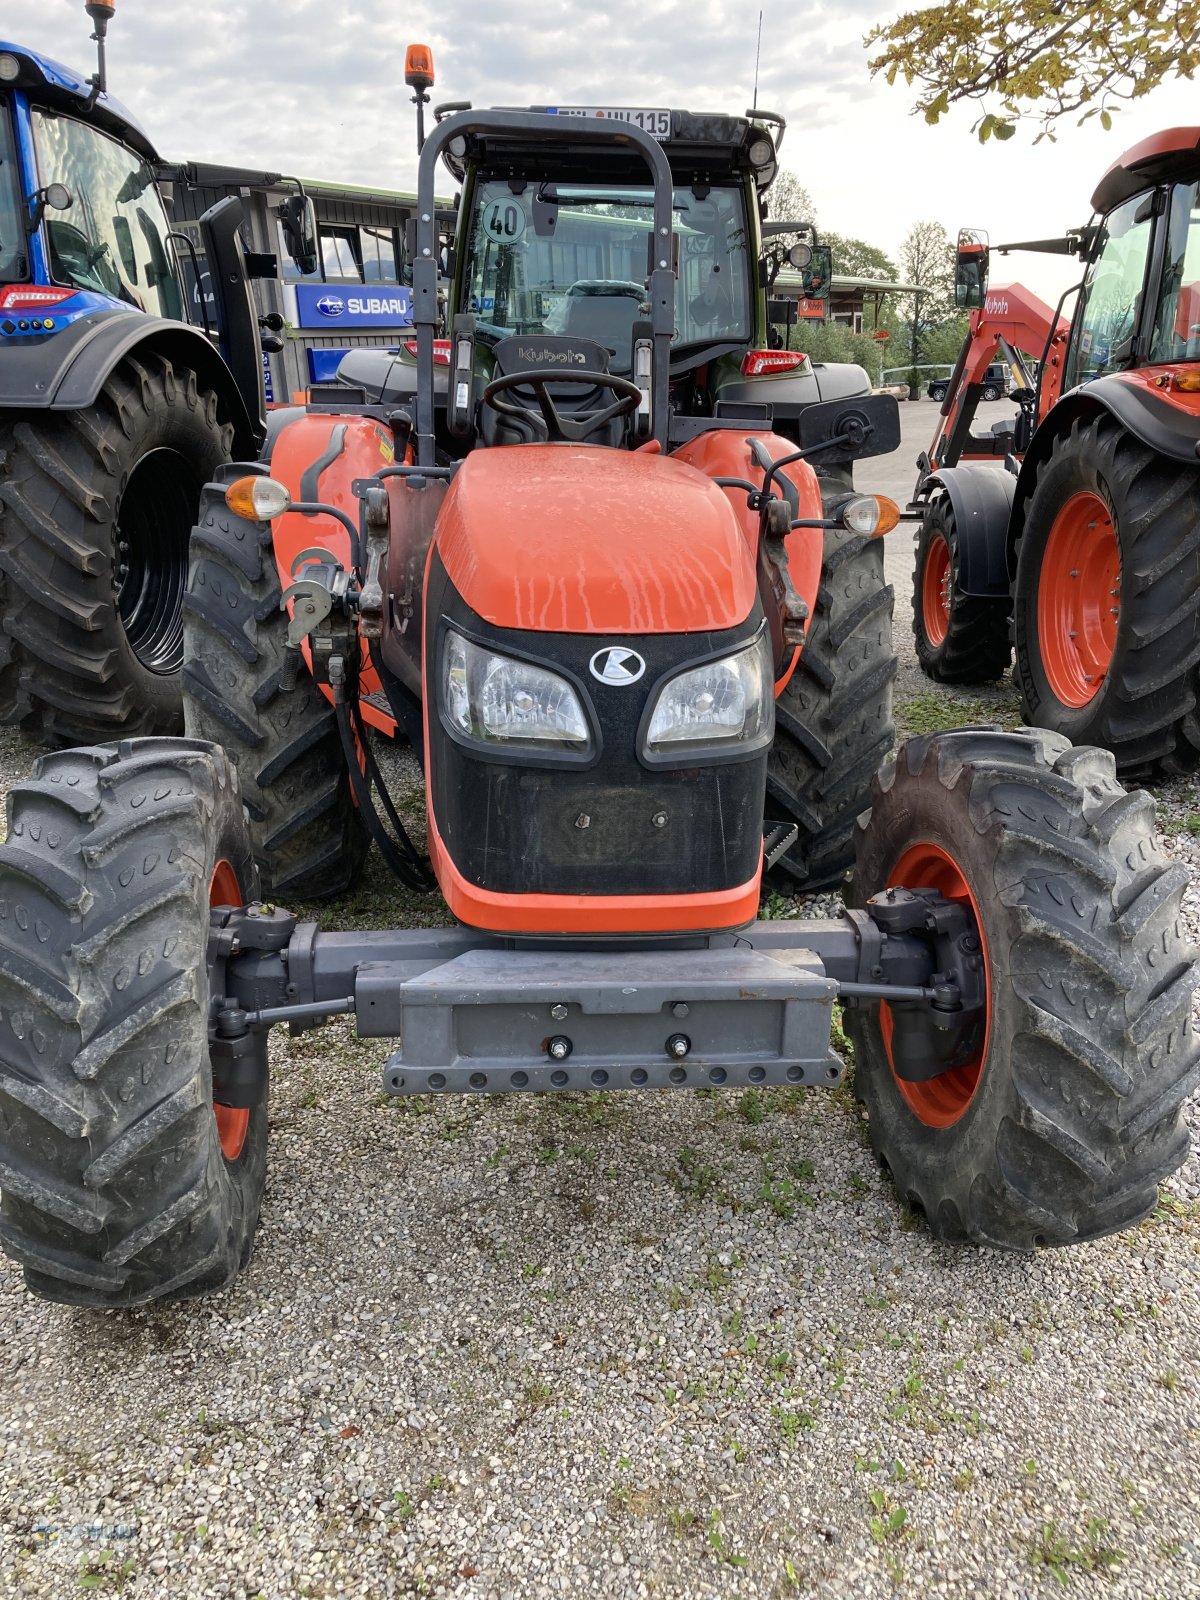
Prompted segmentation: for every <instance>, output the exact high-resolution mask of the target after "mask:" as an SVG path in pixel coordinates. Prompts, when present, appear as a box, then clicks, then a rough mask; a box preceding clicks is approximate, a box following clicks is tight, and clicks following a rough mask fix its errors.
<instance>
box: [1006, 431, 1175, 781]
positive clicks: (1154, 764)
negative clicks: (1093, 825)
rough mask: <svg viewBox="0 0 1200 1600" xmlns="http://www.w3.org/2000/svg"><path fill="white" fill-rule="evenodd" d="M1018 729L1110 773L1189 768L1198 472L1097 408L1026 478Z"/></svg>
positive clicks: (1017, 608) (1018, 606) (1016, 631)
mask: <svg viewBox="0 0 1200 1600" xmlns="http://www.w3.org/2000/svg"><path fill="white" fill-rule="evenodd" d="M1013 637H1014V641H1015V644H1016V653H1017V661H1016V671H1015V677H1016V680H1017V685H1018V688H1019V689H1020V692H1021V709H1022V712H1023V714H1024V717H1025V719H1026V721H1027V722H1030V723H1036V724H1037V725H1038V726H1039V727H1042V728H1051V729H1053V730H1054V731H1055V732H1056V733H1061V734H1064V735H1065V736H1066V737H1067V738H1068V739H1070V740H1071V742H1072V743H1073V744H1097V745H1102V746H1103V747H1104V748H1105V749H1106V750H1111V751H1112V752H1113V754H1114V756H1115V757H1116V760H1117V768H1118V770H1119V771H1120V772H1122V773H1123V774H1126V775H1129V776H1135V777H1148V776H1152V775H1155V774H1168V775H1170V774H1175V773H1180V772H1187V771H1190V770H1191V769H1192V768H1194V767H1195V766H1196V764H1197V763H1198V762H1200V714H1198V712H1197V703H1196V702H1197V672H1196V668H1197V662H1198V661H1200V471H1197V470H1195V469H1191V468H1188V467H1184V466H1181V465H1180V464H1179V463H1178V462H1174V461H1168V460H1165V459H1164V458H1163V457H1162V456H1161V455H1159V454H1158V453H1157V452H1155V451H1154V450H1152V449H1151V448H1150V447H1149V446H1148V445H1145V444H1142V443H1141V441H1140V440H1138V439H1135V438H1134V436H1133V435H1132V434H1131V433H1129V432H1127V431H1126V430H1125V428H1123V427H1122V426H1121V424H1120V423H1119V422H1117V421H1116V419H1115V418H1113V417H1111V416H1109V415H1108V414H1107V413H1104V414H1102V415H1100V416H1097V417H1093V418H1091V419H1084V420H1077V421H1076V422H1075V423H1074V424H1073V425H1072V427H1071V429H1070V432H1068V433H1064V434H1063V435H1062V436H1061V437H1060V438H1058V439H1057V440H1056V441H1055V443H1054V445H1053V448H1052V450H1051V452H1050V454H1049V456H1048V457H1047V458H1046V460H1045V461H1044V462H1043V463H1042V465H1041V467H1040V468H1039V469H1038V473H1037V479H1036V482H1035V484H1034V489H1033V493H1032V494H1031V496H1030V498H1029V503H1028V506H1027V508H1026V512H1025V517H1024V524H1023V528H1022V532H1021V537H1020V542H1019V544H1018V546H1017V577H1016V587H1015V593H1014V603H1013Z"/></svg>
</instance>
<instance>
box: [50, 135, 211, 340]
mask: <svg viewBox="0 0 1200 1600" xmlns="http://www.w3.org/2000/svg"><path fill="white" fill-rule="evenodd" d="M33 132H34V143H35V146H36V149H37V160H38V174H39V181H40V182H41V183H42V184H43V185H46V184H51V183H65V184H66V186H67V188H68V189H69V190H70V191H71V195H72V204H71V206H70V208H69V210H67V211H47V212H46V221H45V230H46V243H47V247H48V250H49V254H50V272H51V276H52V277H53V278H54V280H55V282H56V283H65V284H71V285H72V286H73V287H74V288H76V289H94V290H95V291H96V293H97V294H106V295H111V296H112V298H113V299H114V300H124V301H127V302H128V303H129V304H130V305H134V306H137V307H139V309H141V310H143V311H150V312H154V313H156V314H157V315H158V316H160V317H174V318H178V317H180V316H181V315H182V311H183V307H182V302H181V298H180V293H179V284H178V281H177V279H176V276H175V271H174V268H173V266H172V262H171V256H170V253H169V246H168V244H167V234H168V232H169V231H170V230H169V226H168V223H167V219H166V214H165V213H164V211H163V208H162V202H161V201H160V200H159V197H158V191H157V190H156V188H155V186H154V173H153V171H152V170H151V168H150V167H149V166H148V165H147V163H146V162H145V161H143V160H142V159H141V157H140V156H137V155H135V154H134V152H133V151H132V150H130V149H128V148H127V147H126V146H125V145H123V144H120V143H119V142H118V141H117V140H116V139H110V138H109V137H108V135H107V134H104V133H101V132H100V131H99V129H97V128H91V127H88V126H87V125H86V124H85V123H82V122H76V121H74V120H73V119H72V118H71V117H60V116H58V115H56V114H55V113H54V112H52V111H40V110H35V111H34V113H33Z"/></svg>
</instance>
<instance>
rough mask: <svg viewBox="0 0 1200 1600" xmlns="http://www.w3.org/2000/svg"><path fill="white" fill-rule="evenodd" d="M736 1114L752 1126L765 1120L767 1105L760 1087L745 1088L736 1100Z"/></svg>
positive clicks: (756, 1125) (754, 1126)
mask: <svg viewBox="0 0 1200 1600" xmlns="http://www.w3.org/2000/svg"><path fill="white" fill-rule="evenodd" d="M738 1115H739V1116H740V1117H741V1119H742V1121H743V1122H748V1123H749V1124H750V1126H751V1127H752V1128H757V1127H758V1125H759V1123H761V1122H763V1121H765V1120H766V1115H767V1107H766V1102H765V1101H764V1099H763V1095H762V1091H761V1089H747V1090H746V1092H745V1093H744V1094H743V1095H742V1097H741V1098H740V1099H739V1101H738Z"/></svg>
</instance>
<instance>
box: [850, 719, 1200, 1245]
mask: <svg viewBox="0 0 1200 1600" xmlns="http://www.w3.org/2000/svg"><path fill="white" fill-rule="evenodd" d="M1187 884H1188V874H1187V872H1186V870H1185V869H1184V867H1182V866H1181V865H1179V864H1178V863H1172V862H1171V861H1170V860H1169V858H1167V857H1166V856H1164V854H1163V852H1162V850H1161V848H1160V846H1159V844H1158V841H1157V838H1156V835H1155V816H1154V804H1153V801H1152V800H1151V799H1150V796H1149V795H1147V794H1145V793H1142V792H1134V793H1126V791H1125V790H1124V789H1123V787H1122V786H1121V785H1120V784H1119V783H1118V782H1117V779H1116V772H1115V767H1114V765H1113V759H1112V756H1111V755H1110V754H1109V753H1108V752H1107V751H1104V750H1089V749H1076V748H1073V747H1072V746H1070V745H1069V744H1068V743H1067V741H1066V740H1065V739H1063V738H1061V737H1060V736H1059V735H1057V734H1053V733H1048V732H1044V731H1042V730H1040V729H1032V728H1025V729H1022V730H1020V731H1019V732H1018V733H1015V734H1007V733H997V732H994V731H991V730H987V729H964V730H963V731H961V732H957V733H944V734H933V735H928V736H925V737H922V738H918V739H913V740H910V741H909V742H908V744H907V745H905V746H904V747H902V748H901V750H900V751H899V752H898V754H897V759H896V761H895V762H894V763H893V764H892V765H890V766H888V767H886V768H884V769H883V771H882V772H881V773H880V775H879V778H878V780H877V782H876V785H875V789H874V793H873V795H872V800H871V811H870V813H869V815H867V816H865V817H864V818H863V820H862V822H861V824H860V828H859V835H858V848H857V865H856V869H855V875H854V894H853V903H854V904H855V905H859V906H862V905H864V904H865V903H866V901H867V899H868V898H869V897H870V896H871V895H874V894H878V893H879V892H880V891H882V890H883V889H885V888H887V887H901V886H907V887H911V888H934V889H939V890H941V892H942V893H943V894H945V895H946V896H947V898H951V899H957V900H959V901H960V902H962V903H966V904H968V905H969V906H970V907H971V909H972V910H973V913H974V919H975V922H976V927H977V932H978V940H979V943H978V944H977V945H976V946H975V948H977V949H978V948H980V947H982V956H983V960H984V963H985V967H986V971H987V975H988V988H989V995H988V1016H987V1021H986V1030H987V1031H986V1037H985V1038H984V1039H983V1040H982V1041H981V1045H980V1048H979V1050H978V1051H977V1053H976V1055H975V1057H974V1058H973V1059H972V1060H969V1061H968V1062H966V1063H965V1064H963V1065H961V1066H959V1067H956V1068H955V1069H954V1070H952V1071H950V1072H946V1073H942V1074H940V1075H939V1076H937V1077H934V1078H931V1079H929V1080H928V1081H927V1082H925V1083H913V1082H902V1080H901V1079H900V1078H899V1077H898V1076H897V1074H896V1073H895V1072H894V1071H893V1068H892V1063H891V1056H890V1053H889V1045H888V1042H887V1039H888V1022H889V1018H888V1016H887V1015H886V1009H887V1008H886V1007H885V1006H881V1005H880V1003H879V1002H873V1003H870V1004H864V1005H862V1006H858V1007H856V1006H851V1007H848V1008H847V1027H848V1032H849V1035H850V1039H851V1041H852V1043H853V1046H854V1061H855V1067H854V1073H855V1088H856V1091H857V1092H858V1094H859V1096H860V1098H861V1099H862V1100H863V1101H864V1102H865V1105H866V1108H867V1112H868V1116H869V1118H870V1127H871V1136H872V1139H873V1141H874V1144H875V1148H876V1150H877V1152H878V1154H879V1155H880V1157H881V1158H882V1160H883V1161H884V1163H885V1164H886V1165H887V1166H888V1167H889V1168H890V1170H891V1174H892V1177H893V1179H894V1180H895V1183H896V1187H897V1189H898V1190H899V1192H900V1195H901V1196H902V1197H903V1198H904V1199H905V1200H907V1201H908V1202H909V1203H910V1204H911V1205H912V1206H913V1207H914V1208H916V1209H919V1210H921V1211H923V1212H924V1214H925V1217H926V1219H927V1221H928V1223H929V1226H930V1228H931V1229H932V1231H933V1232H934V1233H935V1234H937V1235H938V1237H939V1238H942V1239H946V1240H950V1241H963V1242H966V1241H971V1242H974V1243H976V1244H986V1245H992V1246H996V1247H999V1248H1003V1249H1010V1250H1033V1249H1036V1248H1039V1247H1041V1246H1043V1245H1062V1244H1073V1243H1076V1242H1078V1241H1081V1240H1085V1239H1095V1238H1099V1237H1100V1236H1101V1235H1103V1234H1108V1233H1114V1232H1116V1231H1118V1230H1119V1229H1122V1228H1127V1227H1129V1226H1130V1225H1131V1224H1133V1223H1135V1222H1137V1221H1139V1220H1140V1219H1141V1218H1142V1217H1145V1216H1146V1215H1148V1214H1149V1212H1150V1211H1151V1210H1152V1209H1153V1207H1154V1205H1155V1202H1156V1198H1157V1185H1158V1182H1159V1180H1160V1179H1162V1178H1164V1177H1166V1176H1167V1175H1168V1174H1169V1173H1171V1172H1173V1171H1174V1170H1175V1168H1176V1167H1178V1166H1179V1165H1180V1163H1181V1162H1182V1161H1183V1160H1184V1159H1185V1158H1186V1156H1187V1152H1188V1148H1189V1139H1188V1131H1187V1127H1186V1125H1185V1123H1184V1121H1183V1118H1182V1107H1183V1104H1184V1102H1185V1101H1186V1099H1187V1098H1188V1096H1189V1095H1190V1094H1191V1092H1192V1091H1193V1090H1194V1089H1195V1088H1196V1087H1197V1084H1200V1046H1198V1045H1197V1040H1196V1036H1195V1032H1194V1030H1193V1026H1192V1021H1191V1006H1192V995H1193V992H1194V990H1195V988H1196V986H1197V982H1198V980H1200V968H1198V966H1197V963H1196V960H1195V954H1196V953H1195V951H1194V950H1192V949H1191V948H1190V946H1188V945H1187V944H1186V943H1185V940H1184V935H1183V929H1182V925H1181V922H1180V901H1181V898H1182V896H1183V893H1184V891H1185V889H1186V888H1187ZM964 948H966V947H965V946H964Z"/></svg>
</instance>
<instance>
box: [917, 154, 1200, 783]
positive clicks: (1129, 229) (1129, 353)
mask: <svg viewBox="0 0 1200 1600" xmlns="http://www.w3.org/2000/svg"><path fill="white" fill-rule="evenodd" d="M1092 204H1093V207H1094V210H1095V212H1096V214H1097V215H1096V217H1095V218H1094V219H1093V221H1092V222H1091V223H1090V224H1089V225H1088V226H1087V227H1085V228H1082V229H1079V230H1078V231H1077V232H1075V233H1073V234H1070V235H1068V236H1066V237H1065V238H1062V239H1059V240H1042V241H1032V242H1030V243H1027V244H1024V245H1012V246H1006V247H1004V248H1005V249H1031V250H1043V251H1046V250H1052V251H1054V252H1056V253H1059V254H1064V255H1078V256H1079V257H1081V258H1082V260H1083V261H1084V262H1085V263H1086V271H1085V275H1084V278H1083V281H1082V283H1081V285H1079V287H1078V289H1077V291H1072V292H1077V294H1078V301H1077V304H1076V308H1075V314H1074V316H1073V318H1072V319H1071V321H1070V323H1068V322H1067V321H1066V320H1064V319H1063V318H1062V317H1061V316H1060V315H1059V313H1058V312H1051V311H1050V309H1049V307H1047V306H1044V305H1043V304H1042V303H1041V302H1040V301H1039V300H1037V298H1036V297H1035V296H1032V295H1030V294H1029V292H1028V291H1027V290H1023V289H1021V287H1020V286H1019V285H1011V286H1009V287H1007V288H997V289H994V290H989V289H988V287H987V260H988V251H987V248H986V244H985V242H984V239H983V237H982V236H981V235H979V234H974V233H967V234H963V235H960V239H959V253H958V280H957V288H958V300H959V304H960V305H963V306H964V307H971V308H973V309H972V313H971V319H970V327H969V330H968V334H967V338H966V340H965V342H964V345H963V349H962V351H961V353H960V356H959V360H958V363H957V365H956V367H955V370H954V374H953V376H952V378H951V381H950V385H949V390H948V393H947V395H946V398H945V401H944V402H943V405H942V414H941V419H940V422H939V426H938V430H937V434H936V436H935V439H934V442H933V445H932V446H931V448H930V450H929V451H928V453H927V454H926V455H924V456H922V457H921V459H920V461H919V462H918V468H919V476H918V479H917V487H916V492H915V495H914V500H915V501H916V502H917V503H918V504H920V505H922V506H924V508H925V516H924V520H923V523H922V526H921V529H920V533H919V535H918V541H917V563H916V575H915V590H914V606H913V630H914V633H915V635H916V644H917V654H918V657H919V659H920V661H921V665H922V666H923V667H924V669H925V671H926V672H927V673H929V675H930V676H931V677H934V678H937V679H940V680H941V681H942V682H946V683H970V682H983V681H986V680H988V679H991V678H997V677H999V676H1000V675H1001V674H1002V673H1003V672H1004V671H1005V670H1006V669H1007V667H1008V664H1009V661H1010V659H1011V657H1012V653H1013V649H1014V647H1015V653H1016V670H1015V677H1016V682H1017V686H1018V688H1019V690H1020V694H1021V705H1022V710H1023V713H1024V715H1025V718H1026V720H1027V721H1028V722H1030V723H1032V724H1036V725H1037V726H1039V727H1043V728H1049V729H1053V730H1054V731H1055V732H1058V733H1062V734H1065V735H1066V736H1067V737H1068V738H1069V739H1072V740H1074V741H1076V742H1087V743H1093V744H1098V745H1102V746H1104V747H1105V748H1106V749H1108V750H1111V751H1112V752H1113V754H1114V755H1115V757H1116V760H1117V766H1118V769H1119V770H1120V771H1122V772H1125V773H1129V774H1133V775H1149V774H1152V773H1155V772H1158V773H1172V772H1180V771H1186V770H1188V769H1190V768H1192V767H1194V766H1195V765H1196V763H1197V761H1200V710H1198V707H1197V694H1198V683H1197V663H1198V662H1200V460H1198V459H1197V452H1198V450H1200V128H1171V129H1167V130H1166V131H1165V132H1163V133H1160V134H1157V135H1155V136H1154V137H1153V138H1150V139H1147V140H1145V141H1143V142H1142V143H1141V144H1139V145H1136V146H1135V147H1134V148H1133V149H1132V150H1129V151H1128V152H1126V154H1125V155H1123V156H1122V157H1121V158H1120V160H1118V161H1116V162H1115V163H1114V164H1113V166H1112V167H1111V168H1110V169H1109V171H1108V172H1107V173H1105V175H1104V177H1103V179H1102V180H1101V182H1100V184H1099V186H1098V187H1097V189H1096V192H1095V194H1094V196H1093V197H1092ZM1063 298H1064V300H1065V299H1066V298H1067V297H1066V296H1064V297H1063ZM1060 310H1061V302H1060ZM998 350H999V351H1000V353H1001V354H1002V355H1003V356H1004V358H1005V359H1006V360H1007V361H1008V362H1009V363H1010V365H1011V366H1012V367H1013V369H1014V376H1015V377H1016V378H1017V380H1018V384H1017V388H1016V389H1015V390H1014V397H1015V398H1016V400H1017V402H1018V407H1019V410H1018V415H1017V417H1016V418H1015V419H1014V420H1012V421H1009V422H1007V423H997V424H995V425H994V426H993V429H992V431H991V433H990V434H985V435H982V436H979V435H974V434H972V432H971V424H972V421H973V419H974V415H975V409H976V405H977V403H978V399H979V395H980V392H981V381H982V379H981V375H982V374H983V373H984V372H985V371H986V369H987V365H988V362H989V361H991V360H993V359H994V358H995V355H996V352H997V351H998ZM1022 351H1024V352H1026V353H1032V352H1034V351H1041V355H1042V359H1041V362H1040V366H1039V369H1038V372H1037V376H1036V379H1035V378H1034V377H1033V376H1032V375H1031V374H1030V372H1029V370H1028V367H1027V365H1026V363H1025V361H1024V359H1023V357H1022V354H1021V352H1022ZM989 457H990V458H991V461H992V464H990V465H986V464H984V463H985V462H986V461H987V459H988V458H989ZM1000 461H1002V462H1003V467H1002V468H1000V467H998V465H997V464H996V463H998V462H1000Z"/></svg>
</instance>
